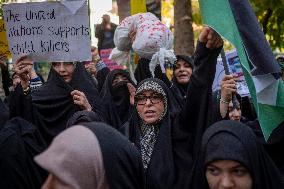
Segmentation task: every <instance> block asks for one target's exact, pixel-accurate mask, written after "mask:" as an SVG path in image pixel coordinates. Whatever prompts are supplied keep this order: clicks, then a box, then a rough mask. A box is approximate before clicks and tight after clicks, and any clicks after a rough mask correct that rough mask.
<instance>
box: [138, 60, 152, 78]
mask: <svg viewBox="0 0 284 189" xmlns="http://www.w3.org/2000/svg"><path fill="white" fill-rule="evenodd" d="M150 61H151V60H148V59H145V58H140V59H139V60H138V64H137V67H136V69H135V71H134V76H135V79H136V81H137V83H140V82H141V81H143V80H144V79H147V78H151V77H152V74H151V72H150V70H149V63H150Z"/></svg>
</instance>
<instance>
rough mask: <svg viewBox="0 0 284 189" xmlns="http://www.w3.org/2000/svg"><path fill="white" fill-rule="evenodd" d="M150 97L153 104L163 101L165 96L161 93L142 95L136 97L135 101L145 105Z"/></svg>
mask: <svg viewBox="0 0 284 189" xmlns="http://www.w3.org/2000/svg"><path fill="white" fill-rule="evenodd" d="M148 99H149V100H150V102H151V103H152V104H158V103H159V102H162V101H163V96H162V95H160V94H155V95H151V96H144V95H140V96H136V97H135V101H136V102H137V104H138V105H145V104H146V102H147V100H148Z"/></svg>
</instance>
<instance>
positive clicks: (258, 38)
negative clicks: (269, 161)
mask: <svg viewBox="0 0 284 189" xmlns="http://www.w3.org/2000/svg"><path fill="white" fill-rule="evenodd" d="M199 3H200V8H201V13H202V17H203V21H204V23H205V25H208V26H209V27H211V28H213V29H214V30H215V31H217V32H218V33H219V34H220V35H221V36H222V37H224V38H225V39H227V40H228V41H230V42H231V43H232V44H233V45H234V46H235V47H236V49H237V51H238V55H239V57H240V60H241V64H242V68H243V72H244V75H245V78H246V82H247V84H248V87H249V90H250V94H251V96H252V98H253V103H254V106H255V109H256V111H257V115H258V119H259V122H260V125H261V128H262V132H263V135H264V137H265V139H266V140H268V138H269V136H270V134H271V133H272V131H273V130H274V129H275V128H276V127H277V126H278V125H279V124H280V123H282V122H283V121H284V85H283V82H282V80H281V78H280V74H279V73H280V72H281V71H280V67H279V65H278V63H277V62H276V59H275V57H274V55H273V53H272V51H271V48H270V46H269V44H268V42H267V41H266V39H265V36H264V34H263V32H262V29H261V27H260V25H259V23H258V21H257V18H256V16H255V14H254V12H253V10H252V8H251V6H250V4H249V2H248V0H214V1H213V0H199Z"/></svg>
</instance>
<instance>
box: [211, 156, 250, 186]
mask: <svg viewBox="0 0 284 189" xmlns="http://www.w3.org/2000/svg"><path fill="white" fill-rule="evenodd" d="M206 178H207V182H208V184H209V187H210V189H251V188H252V184H253V182H252V178H251V175H250V173H249V172H248V170H247V169H246V168H245V167H244V166H243V165H242V164H240V163H239V162H237V161H232V160H218V161H214V162H212V163H210V164H209V165H207V167H206Z"/></svg>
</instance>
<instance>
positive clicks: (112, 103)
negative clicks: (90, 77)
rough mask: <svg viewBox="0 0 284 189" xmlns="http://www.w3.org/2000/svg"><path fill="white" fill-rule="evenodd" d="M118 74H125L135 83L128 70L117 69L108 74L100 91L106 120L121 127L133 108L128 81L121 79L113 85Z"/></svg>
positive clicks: (115, 126) (130, 81) (114, 125)
mask: <svg viewBox="0 0 284 189" xmlns="http://www.w3.org/2000/svg"><path fill="white" fill-rule="evenodd" d="M118 74H120V75H123V76H125V77H126V78H127V79H128V81H129V83H131V84H132V85H134V83H133V81H132V80H131V78H130V75H129V73H128V72H127V71H125V70H121V69H117V70H113V71H111V72H110V73H109V74H108V76H107V78H106V81H105V84H104V86H103V88H102V90H101V93H100V96H101V99H102V103H103V109H104V112H105V114H104V118H105V121H106V123H107V124H109V125H111V126H113V127H114V128H116V129H119V128H120V127H121V126H122V125H123V124H124V123H125V122H126V121H127V120H128V119H129V117H130V113H131V109H132V107H131V105H130V93H129V91H128V87H127V83H128V82H124V81H121V82H118V83H117V84H115V85H114V86H112V82H113V80H114V79H115V76H116V75H118ZM134 86H135V85H134Z"/></svg>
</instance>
